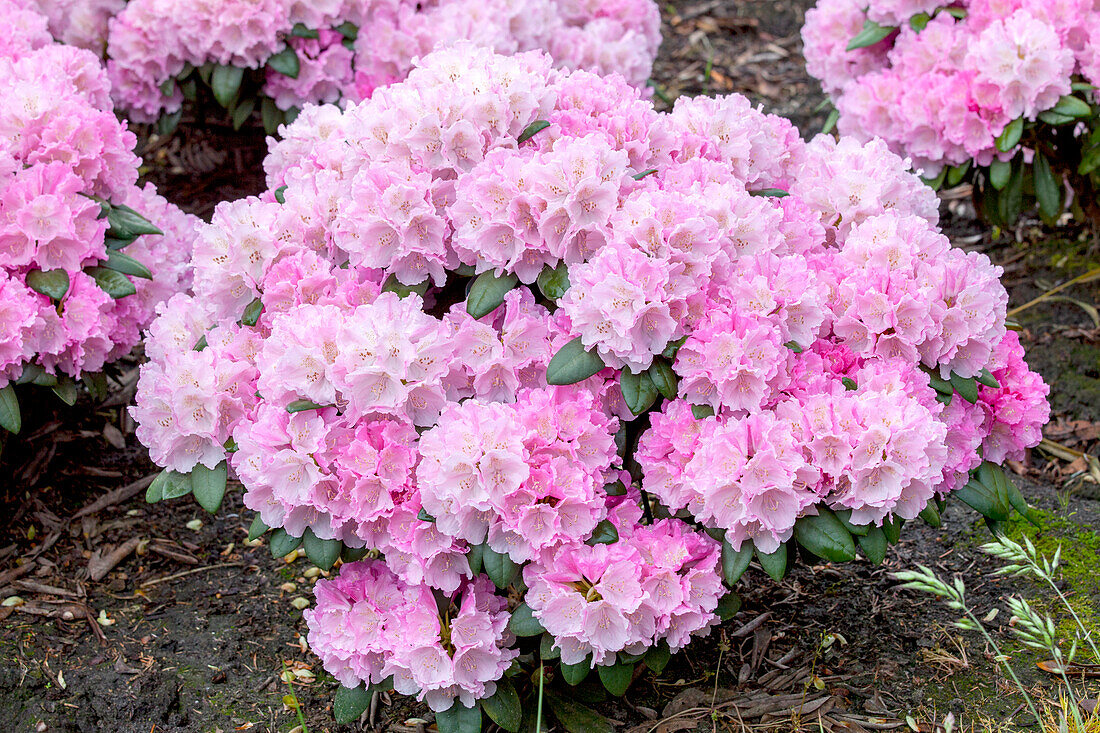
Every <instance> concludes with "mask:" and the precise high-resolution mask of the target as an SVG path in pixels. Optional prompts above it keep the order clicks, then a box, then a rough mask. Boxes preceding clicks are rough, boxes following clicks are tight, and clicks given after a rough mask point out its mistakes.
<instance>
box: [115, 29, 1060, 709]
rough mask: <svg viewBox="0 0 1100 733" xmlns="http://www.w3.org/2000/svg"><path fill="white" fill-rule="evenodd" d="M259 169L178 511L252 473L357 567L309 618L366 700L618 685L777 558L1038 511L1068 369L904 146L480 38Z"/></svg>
mask: <svg viewBox="0 0 1100 733" xmlns="http://www.w3.org/2000/svg"><path fill="white" fill-rule="evenodd" d="M265 166H266V172H267V175H268V182H269V186H270V188H269V190H268V192H267V193H265V194H264V195H263V196H260V197H258V198H248V199H243V200H240V201H235V202H231V203H223V204H221V205H220V206H219V207H218V208H217V210H216V212H215V214H214V217H213V220H212V222H211V223H210V225H209V226H207V227H204V229H203V230H202V232H201V234H200V236H199V241H198V242H197V244H196V248H195V254H194V258H193V264H194V267H195V283H194V295H193V296H188V295H177V296H175V297H174V298H173V299H172V300H170V301H169V302H168V303H167V304H166V305H165V306H164V307H163V309H162V311H161V315H160V317H159V318H158V319H157V321H156V322H155V323H154V324H153V326H152V329H151V336H150V339H149V342H148V344H147V352H148V353H149V355H150V357H151V360H150V362H149V363H147V364H146V365H144V366H143V367H142V372H141V378H140V382H139V389H138V396H137V404H136V406H135V408H134V410H133V415H134V417H135V418H136V420H137V422H138V425H139V427H138V436H139V437H140V438H141V440H142V441H143V442H144V443H145V444H146V445H148V446H149V448H150V453H151V455H152V457H153V459H154V460H155V461H156V462H157V463H158V464H160V465H161V466H163V467H165V469H166V470H165V472H164V473H162V474H161V475H160V476H159V477H158V479H157V480H156V481H154V483H153V484H152V485H151V486H150V487H149V493H148V497H147V498H148V499H149V500H150V501H157V500H160V499H163V498H171V497H177V496H183V495H186V494H189V493H193V494H194V496H195V498H196V499H197V500H198V501H199V502H200V503H201V504H202V505H203V506H205V507H207V508H208V509H211V510H216V509H217V507H218V506H219V505H220V504H221V502H222V500H223V497H224V493H225V490H226V479H227V476H228V475H229V473H230V471H232V472H233V473H235V474H236V476H237V477H238V478H239V479H240V481H241V483H242V484H243V485H244V489H245V494H244V503H245V505H246V506H247V507H249V508H251V509H252V510H254V511H255V512H256V518H255V521H254V522H253V526H252V532H251V535H252V536H253V537H259V536H261V535H262V534H264V533H266V532H267V531H268V530H269V529H271V534H270V539H269V541H270V545H271V549H272V552H273V553H274V554H275V555H276V556H282V555H285V554H286V553H288V552H292V551H295V550H297V549H298V548H301V549H302V550H303V551H304V552H305V553H306V554H307V555H308V556H309V557H310V558H311V559H312V560H313V561H314V562H315V563H317V564H318V565H320V566H321V567H322V568H324V569H326V570H327V569H329V568H332V567H333V566H334V564H335V563H336V562H337V560H338V559H342V560H343V561H344V562H345V563H346V564H344V565H342V566H341V568H340V570H339V572H338V573H337V574H335V575H334V576H332V577H331V578H329V579H327V580H323V581H321V582H319V583H318V584H317V591H316V594H317V605H316V607H315V608H314V609H312V610H310V611H308V612H307V613H306V619H307V623H308V625H309V629H310V631H309V641H310V644H311V645H312V646H313V649H314V651H315V652H316V653H317V654H318V655H320V657H321V658H322V660H323V661H324V663H325V666H326V668H327V669H328V670H329V671H330V672H331V673H332V674H333V675H335V676H336V677H337V678H338V679H339V680H340V681H341V683H342V684H343V685H344V686H345V690H344V691H342V692H341V693H340V696H339V697H338V699H337V709H338V711H342V712H340V715H341V716H342V717H348V716H351V717H355V716H357V715H358V713H359V712H361V711H362V710H363V706H364V705H366V702H367V701H369V699H370V695H369V694H368V688H370V687H373V688H374V689H379V688H382V689H390V688H394V689H396V690H398V691H399V692H403V693H407V694H415V695H417V696H418V697H419V698H420V699H422V700H424V701H425V702H426V703H427V704H428V705H429V706H430V707H431V708H432V709H433V710H435V711H436V713H437V717H436V721H437V723H438V724H439V727H440V729H441V730H466V729H472V726H474V725H475V724H479V721H480V720H481V710H484V711H485V713H486V714H488V715H489V716H490V717H491V718H492V720H494V721H495V722H496V723H498V724H499V725H501V726H502V727H504V728H505V729H508V730H515V729H516V727H517V726H518V725H519V718H518V716H519V714H520V699H521V696H524V695H527V694H528V693H529V692H530V690H531V687H532V686H533V683H532V682H531V679H532V678H531V677H529V676H528V675H526V674H519V669H520V668H521V665H523V664H527V663H528V662H529V661H530V660H531V659H536V662H535V665H536V667H537V666H538V664H539V662H538V661H537V660H542V663H544V664H545V663H549V662H551V660H556V664H557V665H558V667H559V674H558V676H557V677H558V679H561V680H564V681H565V683H566V684H578V683H579V682H580V681H581V680H583V679H584V678H585V677H586V675H587V674H588V673H589V671H590V670H591V669H594V668H595V669H598V670H599V678H600V681H601V682H602V683H603V684H604V685H605V686H606V687H607V688H608V689H609V690H611V691H612V692H614V693H616V694H621V693H622V692H623V691H624V690H625V689H626V687H627V686H628V685H629V683H630V682H631V680H632V679H633V672H634V668H635V666H636V665H637V664H639V663H644V664H646V665H648V666H650V667H651V668H653V669H657V670H659V669H661V668H662V667H663V665H664V663H665V662H666V661H667V659H668V656H669V654H670V653H671V652H673V651H675V650H678V649H680V648H682V647H683V646H685V645H686V644H687V643H688V642H689V640H690V639H691V638H692V637H693V636H697V635H702V634H706V633H707V631H708V630H709V629H710V628H712V627H713V626H714V625H715V624H716V623H718V621H719V620H720V618H722V617H724V616H726V615H727V614H729V613H730V612H732V611H735V610H736V607H737V600H736V596H734V595H733V594H732V593H731V592H730V588H732V586H733V585H734V584H735V583H736V582H737V580H738V578H739V577H740V575H741V574H742V573H743V572H744V570H745V568H746V567H747V566H748V565H749V562H750V560H751V559H752V558H753V557H754V556H755V557H757V558H758V560H759V562H760V564H761V565H762V566H763V567H764V568H765V569H766V570H767V571H768V572H769V573H772V574H773V575H775V576H777V577H781V576H782V575H783V573H785V572H786V570H787V568H788V566H789V565H790V564H791V562H793V561H794V560H795V559H796V557H795V552H794V551H789V550H788V548H790V547H791V546H792V542H793V543H795V545H797V546H798V547H800V548H802V551H804V552H805V553H807V554H811V555H814V556H818V557H822V558H825V559H828V560H833V561H843V560H851V559H853V558H855V556H856V554H857V551H858V552H860V553H862V554H863V555H864V556H865V557H867V558H869V559H872V560H874V561H876V562H879V561H881V560H882V559H883V557H884V555H885V553H886V551H887V546H888V544H889V543H890V542H896V541H897V539H898V536H899V531H900V529H901V526H902V524H903V523H904V522H905V521H906V520H911V519H914V518H916V517H917V516H923V517H925V518H926V519H927V521H929V522H932V523H938V522H939V513H938V512H939V510H940V509H941V508H942V506H943V502H944V501H946V500H947V499H948V498H949V497H951V496H954V497H958V498H959V499H961V500H962V501H963V502H965V503H966V504H969V505H971V506H973V507H974V508H976V509H978V510H979V511H980V512H982V513H983V514H985V515H986V516H988V517H991V518H993V519H1005V518H1007V517H1008V514H1009V512H1011V511H1012V508H1013V507H1016V508H1017V509H1019V510H1021V511H1026V510H1027V505H1026V503H1025V502H1024V500H1023V497H1021V496H1020V494H1019V492H1018V491H1017V490H1016V489H1015V488H1014V487H1012V485H1011V484H1010V483H1009V482H1008V481H1007V479H1006V478H1005V476H1004V474H1003V473H1002V472H1001V471H1000V469H999V468H997V467H996V466H995V465H994V462H999V461H1001V460H1003V459H1005V458H1014V459H1020V458H1023V456H1024V452H1025V450H1026V449H1027V448H1029V447H1030V446H1033V445H1035V444H1036V443H1037V442H1038V440H1039V428H1040V426H1041V425H1042V424H1043V423H1044V422H1045V421H1046V419H1047V414H1048V411H1049V408H1048V406H1047V403H1046V399H1045V395H1046V393H1047V388H1046V386H1045V385H1044V384H1043V383H1042V381H1041V380H1040V379H1039V378H1038V377H1037V376H1036V375H1035V374H1034V373H1032V372H1030V371H1029V370H1028V369H1027V367H1026V365H1025V363H1024V361H1023V353H1022V350H1021V348H1020V344H1019V341H1018V339H1017V338H1016V334H1015V333H1013V332H1010V331H1006V328H1005V305H1006V302H1007V295H1006V293H1005V290H1004V288H1003V287H1002V286H1001V284H1000V282H999V280H998V278H999V276H1000V274H1001V271H1000V269H999V268H998V267H996V266H994V265H993V264H992V263H991V262H990V261H989V260H988V258H986V257H985V255H982V254H977V253H967V252H964V251H961V250H958V249H953V248H952V247H951V246H950V245H949V243H948V240H947V239H946V237H944V235H943V234H942V233H940V231H939V230H938V228H937V216H938V214H937V201H936V196H935V194H934V193H933V192H932V191H931V189H929V188H928V187H926V186H924V185H923V184H922V183H921V182H920V180H919V179H918V178H917V177H916V176H914V175H912V174H910V173H907V172H906V171H905V167H906V164H905V161H903V160H902V159H901V158H899V157H897V156H896V155H894V154H893V153H891V152H890V151H889V150H888V149H887V147H886V145H885V144H884V143H882V142H881V141H878V142H872V143H868V144H860V143H859V142H857V141H856V140H854V139H852V138H844V139H842V140H840V141H839V142H837V141H835V140H833V139H832V138H829V137H825V136H819V137H818V138H817V139H815V140H813V141H812V142H809V143H806V142H803V141H802V140H801V138H800V137H799V136H798V134H797V131H796V130H794V128H793V127H792V126H791V125H790V123H788V122H786V121H785V120H782V119H781V118H778V117H772V116H767V115H764V114H762V113H761V112H758V111H756V110H754V109H752V108H751V106H750V104H749V103H748V101H746V100H745V99H744V98H742V97H739V96H730V97H725V98H721V99H704V98H701V99H695V100H680V101H678V102H677V104H676V106H675V108H674V109H673V110H672V111H671V112H670V113H667V114H659V113H657V112H656V111H655V110H654V109H653V107H652V105H651V104H650V103H649V102H648V101H645V100H644V99H643V97H642V95H641V93H640V92H639V91H638V90H636V89H635V88H632V87H630V86H629V85H628V84H627V83H626V82H625V81H624V80H623V79H622V78H621V77H618V76H608V77H602V76H599V75H596V74H592V73H590V72H586V71H574V72H571V73H566V72H561V71H557V70H555V69H554V68H553V66H552V61H551V59H550V57H548V56H546V55H542V54H519V55H515V56H512V57H505V56H499V55H494V54H493V53H492V52H490V51H488V50H484V49H477V48H475V47H473V46H472V45H460V46H458V47H456V48H453V49H446V50H439V51H436V52H434V53H432V54H430V55H428V56H426V57H425V58H424V59H423V60H422V61H421V62H420V63H419V65H418V66H417V68H415V69H414V70H413V71H412V72H411V73H410V74H409V77H408V79H407V80H405V81H404V82H400V83H397V84H394V85H391V86H389V87H386V88H382V89H379V90H377V91H376V92H375V93H374V95H373V96H372V97H371V98H370V99H369V100H366V101H364V102H362V103H359V104H351V105H349V106H348V107H347V109H346V110H343V111H341V110H340V109H338V108H336V107H333V106H323V107H312V108H307V109H306V110H305V111H304V112H303V114H302V115H301V116H300V117H299V118H298V120H297V121H296V122H295V123H293V124H292V125H289V126H288V127H287V128H286V129H285V130H284V136H283V139H282V140H281V141H280V142H277V143H273V146H272V149H271V151H270V154H269V156H268V158H267V160H266V163H265ZM983 455H984V457H985V459H986V460H984V461H983V458H982V457H983ZM368 554H369V558H368V559H364V558H366V557H367V555H368ZM527 637H531V638H530V639H528V638H527ZM536 637H537V638H536ZM532 655H534V656H532ZM520 660H522V661H520ZM535 679H536V680H537V679H541V678H535ZM548 699H551V700H553V699H557V698H554V697H553V696H551V697H550V698H548ZM464 726H471V728H466V727H464Z"/></svg>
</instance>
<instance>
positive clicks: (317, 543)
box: [302, 527, 344, 570]
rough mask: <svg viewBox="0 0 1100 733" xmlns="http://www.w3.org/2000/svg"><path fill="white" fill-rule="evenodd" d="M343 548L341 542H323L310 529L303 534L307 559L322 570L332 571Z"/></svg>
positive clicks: (303, 546)
mask: <svg viewBox="0 0 1100 733" xmlns="http://www.w3.org/2000/svg"><path fill="white" fill-rule="evenodd" d="M343 547H344V545H343V543H342V542H340V540H323V539H321V538H320V537H318V536H317V535H315V534H314V533H313V530H312V529H310V528H309V527H306V531H305V532H303V533H302V548H303V549H304V550H305V551H306V557H308V558H309V561H310V562H311V563H313V564H314V565H316V566H317V567H319V568H321V570H331V569H332V566H333V565H335V564H336V560H337V559H338V558H339V557H340V551H341V550H342V549H343Z"/></svg>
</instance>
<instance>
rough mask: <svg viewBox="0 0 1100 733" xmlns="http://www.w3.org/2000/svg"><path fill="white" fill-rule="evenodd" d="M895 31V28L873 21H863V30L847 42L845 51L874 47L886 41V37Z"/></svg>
mask: <svg viewBox="0 0 1100 733" xmlns="http://www.w3.org/2000/svg"><path fill="white" fill-rule="evenodd" d="M896 30H897V27H896V26H892V25H879V24H878V23H876V22H875V21H873V20H870V19H868V20H865V21H863V30H861V31H860V32H859V33H857V34H856V35H855V37H854V38H852V40H851V41H849V42H848V48H847V49H846V50H848V51H855V50H856V49H858V48H867V47H868V46H874V45H875V44H876V43H880V42H882V41H884V40H886V37H887V36H889V35H890V34H891V33H893V32H894V31H896Z"/></svg>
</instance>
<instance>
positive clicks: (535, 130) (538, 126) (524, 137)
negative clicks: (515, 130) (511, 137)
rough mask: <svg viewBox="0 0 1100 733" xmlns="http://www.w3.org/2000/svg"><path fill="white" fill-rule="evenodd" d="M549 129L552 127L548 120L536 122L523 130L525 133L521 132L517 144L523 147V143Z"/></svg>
mask: <svg viewBox="0 0 1100 733" xmlns="http://www.w3.org/2000/svg"><path fill="white" fill-rule="evenodd" d="M547 127H550V123H549V122H547V121H546V120H535V121H534V122H532V123H531V124H530V125H528V126H527V127H525V128H523V132H521V133H520V134H519V137H518V138H516V142H517V143H519V144H520V145H522V144H523V143H525V142H527V141H528V140H530V139H531V138H533V137H534V136H535V135H538V134H539V133H540V132H542V131H543V130H545V129H546V128H547Z"/></svg>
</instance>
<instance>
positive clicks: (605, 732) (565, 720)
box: [543, 680, 615, 733]
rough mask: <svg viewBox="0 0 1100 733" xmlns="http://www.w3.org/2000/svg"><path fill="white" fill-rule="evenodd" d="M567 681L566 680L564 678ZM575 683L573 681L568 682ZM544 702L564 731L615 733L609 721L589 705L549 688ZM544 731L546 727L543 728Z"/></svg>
mask: <svg viewBox="0 0 1100 733" xmlns="http://www.w3.org/2000/svg"><path fill="white" fill-rule="evenodd" d="M566 681H567V682H568V680H566ZM570 684H575V683H570ZM545 697H546V703H547V707H549V708H550V711H551V712H553V713H554V717H555V718H557V719H558V722H559V723H561V727H562V728H564V729H565V730H566V733H615V727H614V726H613V725H611V721H610V720H608V719H607V718H605V717H604V716H602V715H600V714H599V713H597V712H596V711H595V710H593V709H592V708H590V707H587V706H585V705H581V704H580V703H578V702H574V701H572V700H567V699H565V698H564V697H561V696H559V695H558V694H556V693H554V692H553V691H551V690H547V691H546V695H545ZM543 730H544V731H545V730H546V728H543Z"/></svg>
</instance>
